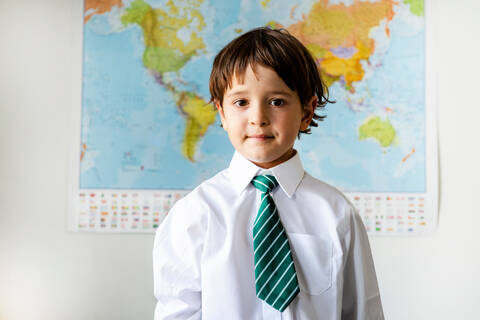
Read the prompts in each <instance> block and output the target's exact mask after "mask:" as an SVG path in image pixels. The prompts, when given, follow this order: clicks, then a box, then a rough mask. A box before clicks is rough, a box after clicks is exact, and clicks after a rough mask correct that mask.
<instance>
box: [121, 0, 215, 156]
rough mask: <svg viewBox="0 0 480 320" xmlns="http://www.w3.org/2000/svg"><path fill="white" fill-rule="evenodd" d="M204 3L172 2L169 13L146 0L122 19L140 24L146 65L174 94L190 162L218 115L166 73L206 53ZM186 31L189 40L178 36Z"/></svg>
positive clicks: (192, 0) (140, 0)
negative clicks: (183, 3) (183, 5)
mask: <svg viewBox="0 0 480 320" xmlns="http://www.w3.org/2000/svg"><path fill="white" fill-rule="evenodd" d="M202 2H203V0H189V1H188V3H187V5H186V6H185V7H182V8H180V7H179V6H178V5H176V3H174V2H173V1H172V0H169V1H168V2H167V4H166V6H167V8H168V11H165V10H162V9H154V8H152V7H151V6H150V5H149V4H147V3H146V2H144V1H143V0H136V1H134V2H132V3H131V4H130V7H128V8H126V10H125V14H124V15H123V16H122V17H121V21H122V23H123V24H124V25H125V26H126V25H129V24H137V25H139V26H140V27H141V28H142V30H143V37H144V42H145V49H144V52H143V64H144V66H145V67H146V68H148V69H149V70H151V71H153V72H154V75H155V76H156V77H157V78H158V82H159V83H160V84H162V85H163V86H164V87H165V88H166V89H167V90H168V91H169V92H170V93H171V95H172V97H173V98H174V99H175V103H176V106H177V108H178V109H179V113H180V114H181V115H182V116H183V117H184V118H185V132H184V136H183V143H182V153H183V155H184V156H185V157H186V158H187V159H189V160H190V161H195V153H196V146H197V144H198V142H199V141H200V139H201V137H203V136H204V135H205V133H206V131H207V129H208V127H209V126H211V125H212V124H214V123H215V120H216V114H217V113H216V110H215V109H214V108H213V107H211V106H210V105H208V103H207V102H206V101H205V100H204V99H203V98H202V97H200V96H198V95H197V94H195V93H194V92H188V91H182V90H178V89H177V88H176V87H175V85H174V83H173V81H169V80H168V79H167V77H165V74H166V73H167V72H178V71H179V70H180V69H181V68H182V67H184V66H185V64H186V63H187V62H188V61H190V59H191V58H192V57H194V56H197V55H199V54H202V53H205V43H204V41H203V39H202V38H201V37H200V36H199V35H198V32H200V31H202V29H203V28H204V27H205V19H204V17H203V16H202V14H201V12H200V11H199V10H198V7H199V6H200V5H201V3H202ZM178 3H182V1H177V4H178ZM184 28H187V29H188V30H189V31H190V37H189V39H188V41H183V40H182V39H180V38H179V37H178V31H179V30H180V29H184Z"/></svg>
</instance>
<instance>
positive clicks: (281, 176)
mask: <svg viewBox="0 0 480 320" xmlns="http://www.w3.org/2000/svg"><path fill="white" fill-rule="evenodd" d="M267 172H270V173H271V174H272V175H273V176H274V177H275V178H276V179H277V181H278V184H279V185H280V187H281V188H282V190H283V191H284V192H285V193H286V194H287V196H288V197H289V198H291V197H292V196H293V194H294V193H295V190H296V189H297V187H298V185H299V183H300V181H301V180H302V178H303V175H304V172H305V171H304V170H303V166H302V161H301V160H300V156H299V154H298V152H297V151H296V150H295V155H294V156H293V157H292V158H290V159H289V160H287V161H285V162H283V163H281V164H279V165H277V166H275V167H273V168H270V169H263V168H260V167H258V166H256V165H255V164H254V163H253V162H251V161H249V160H248V159H246V158H245V157H244V156H242V155H241V154H240V153H239V152H238V151H235V154H234V155H233V158H232V161H231V162H230V166H229V167H228V176H229V178H230V180H231V181H232V183H233V186H234V188H235V190H236V191H237V193H238V194H241V193H242V191H243V190H245V188H246V187H247V186H248V185H249V184H250V181H252V179H253V177H254V176H255V175H257V174H259V173H261V174H264V173H267Z"/></svg>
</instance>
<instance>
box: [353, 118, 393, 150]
mask: <svg viewBox="0 0 480 320" xmlns="http://www.w3.org/2000/svg"><path fill="white" fill-rule="evenodd" d="M395 137H396V132H395V129H394V128H393V126H392V124H391V123H390V120H388V118H387V119H386V120H385V121H383V120H382V119H380V117H378V116H377V117H375V116H374V117H370V118H368V119H367V120H366V121H365V122H364V123H363V124H362V125H360V127H359V128H358V138H359V140H365V139H368V138H373V139H375V140H376V141H377V142H378V143H379V144H380V145H381V146H382V147H384V148H386V147H389V146H391V145H392V144H393V142H394V141H395Z"/></svg>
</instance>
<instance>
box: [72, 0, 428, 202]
mask: <svg viewBox="0 0 480 320" xmlns="http://www.w3.org/2000/svg"><path fill="white" fill-rule="evenodd" d="M83 24H84V26H83V59H82V61H83V69H82V70H83V71H82V72H83V74H82V106H81V107H82V111H81V141H80V143H81V147H80V148H81V154H80V179H79V182H80V188H83V189H184V190H189V189H193V188H194V187H195V186H197V185H198V184H200V183H201V182H202V181H204V180H205V179H207V178H209V177H211V176H213V175H214V174H215V173H217V172H218V171H220V170H222V169H224V168H226V167H228V165H229V162H230V160H231V157H232V155H233V152H234V149H233V147H232V146H231V145H230V142H229V141H228V137H227V135H226V132H225V131H224V130H223V129H222V128H221V127H220V120H219V117H218V115H217V113H216V111H215V109H214V107H213V106H212V105H209V104H208V101H209V99H210V94H209V90H208V80H209V75H210V70H211V66H212V62H213V59H214V57H215V55H216V53H217V52H218V51H219V50H220V49H221V48H222V47H223V46H225V45H226V44H227V43H228V42H229V41H231V40H232V39H233V38H235V37H237V36H239V35H240V34H242V33H243V32H246V31H248V30H250V29H252V28H255V27H259V26H265V25H268V26H270V27H272V28H284V29H286V30H288V31H289V32H290V33H291V34H292V35H294V36H295V37H297V38H298V39H299V40H300V41H301V42H302V43H303V44H304V45H305V46H306V47H307V48H308V49H309V50H310V51H311V53H312V55H313V56H314V57H315V59H316V61H317V62H318V66H319V68H320V71H321V74H322V76H323V79H324V81H325V83H326V84H327V85H328V87H329V91H330V98H331V99H333V100H335V101H336V103H335V104H330V105H328V106H327V108H325V109H324V110H323V111H322V112H321V114H322V115H326V116H327V117H326V119H325V121H323V122H320V123H319V127H317V128H312V134H311V135H302V137H301V139H300V140H299V141H297V142H296V149H297V150H298V151H299V152H300V155H301V158H302V160H303V164H304V167H305V169H306V170H307V171H308V172H309V173H310V174H312V175H313V176H315V177H317V178H319V179H321V180H324V181H326V182H327V183H330V184H333V185H335V186H337V187H338V188H339V189H341V190H342V191H346V192H384V191H388V192H409V193H413V192H425V189H426V165H425V157H426V155H425V153H426V152H425V72H424V69H425V44H424V40H425V39H424V37H425V32H424V31H425V23H424V8H423V1H419V0H397V1H393V0H377V1H373V0H372V1H333V0H330V1H328V0H317V1H309V0H302V1H292V0H288V1H286V0H281V1H280V0H271V1H270V0H251V1H250V0H242V1H224V0H175V1H172V0H168V1H146V0H135V1H122V0H110V1H107V0H105V1H98V0H87V1H85V7H84V21H83Z"/></svg>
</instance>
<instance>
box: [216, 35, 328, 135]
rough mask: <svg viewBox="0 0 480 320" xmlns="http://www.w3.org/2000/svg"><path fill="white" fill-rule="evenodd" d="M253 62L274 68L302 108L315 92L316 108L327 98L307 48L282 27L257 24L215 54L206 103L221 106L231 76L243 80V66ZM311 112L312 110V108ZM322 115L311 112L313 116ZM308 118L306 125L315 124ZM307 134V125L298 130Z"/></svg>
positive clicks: (325, 101)
mask: <svg viewBox="0 0 480 320" xmlns="http://www.w3.org/2000/svg"><path fill="white" fill-rule="evenodd" d="M255 64H259V65H262V66H264V67H269V68H272V69H273V70H275V72H276V73H277V74H278V76H279V77H280V78H282V80H283V81H284V82H285V84H286V85H287V86H288V87H289V88H290V89H291V90H292V91H296V92H297V94H298V97H299V98H300V103H301V105H302V108H304V106H305V105H306V104H307V103H308V101H309V100H310V99H311V98H312V97H313V96H314V95H316V96H317V98H318V104H317V106H316V108H323V107H324V106H325V105H326V104H327V102H330V103H331V102H332V101H330V100H328V88H327V87H326V86H325V85H324V84H323V82H322V79H321V77H320V72H319V70H318V67H317V65H316V63H315V60H314V58H313V57H312V55H311V54H310V52H309V51H308V49H307V48H305V46H304V45H303V44H302V43H301V42H300V41H298V40H297V39H296V38H295V37H294V36H292V35H291V34H290V33H289V32H288V31H287V30H285V29H271V28H269V27H260V28H256V29H253V30H250V31H248V32H246V33H244V34H243V35H241V36H239V37H237V38H236V39H234V40H232V41H231V42H230V43H229V44H228V45H226V46H225V47H224V48H223V49H222V50H221V51H220V52H219V53H218V54H217V56H216V57H215V60H214V62H213V69H212V72H211V74H210V83H209V86H210V94H211V98H210V103H212V102H214V103H218V104H220V106H222V107H223V105H222V102H223V96H224V94H225V92H226V91H227V89H228V88H229V87H231V85H232V78H233V76H235V77H239V79H240V80H241V81H243V77H244V75H245V70H246V69H247V67H248V66H252V67H253V66H254V65H255ZM314 112H315V110H314ZM325 117H326V116H319V115H317V114H315V113H314V115H313V119H316V120H320V121H321V120H323V119H324V118H325ZM313 119H312V121H311V123H310V126H312V127H318V124H317V123H316V122H315V121H314V120H313ZM300 133H306V134H310V133H311V129H310V128H307V129H306V130H304V131H300V132H299V133H298V138H300Z"/></svg>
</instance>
